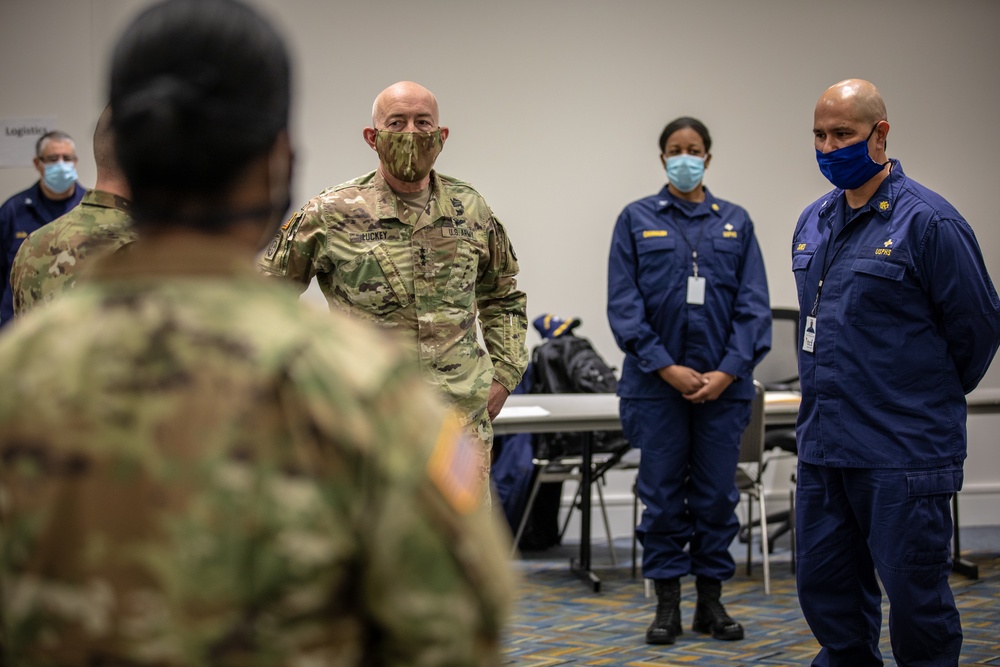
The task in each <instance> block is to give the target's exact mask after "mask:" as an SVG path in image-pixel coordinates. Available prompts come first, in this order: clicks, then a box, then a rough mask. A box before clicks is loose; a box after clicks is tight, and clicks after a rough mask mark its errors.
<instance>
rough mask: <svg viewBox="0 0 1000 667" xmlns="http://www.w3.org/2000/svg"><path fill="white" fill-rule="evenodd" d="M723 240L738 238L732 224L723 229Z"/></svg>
mask: <svg viewBox="0 0 1000 667" xmlns="http://www.w3.org/2000/svg"><path fill="white" fill-rule="evenodd" d="M722 238H724V239H735V238H736V230H735V229H733V225H732V223H729V222H727V223H726V226H725V227H723V228H722Z"/></svg>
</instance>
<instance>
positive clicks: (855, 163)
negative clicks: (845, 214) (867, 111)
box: [816, 121, 885, 190]
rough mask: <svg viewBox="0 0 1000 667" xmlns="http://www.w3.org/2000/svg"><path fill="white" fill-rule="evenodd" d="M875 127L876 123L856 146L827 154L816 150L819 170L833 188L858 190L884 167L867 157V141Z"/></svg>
mask: <svg viewBox="0 0 1000 667" xmlns="http://www.w3.org/2000/svg"><path fill="white" fill-rule="evenodd" d="M881 122H882V121H879V123H881ZM876 127H878V123H875V125H874V126H872V131H871V132H869V133H868V136H867V137H866V138H865V140H864V141H859V142H858V143H856V144H851V145H850V146H844V147H843V148H838V149H837V150H835V151H830V152H829V153H824V152H822V151H821V150H819V149H818V148H817V149H816V162H818V163H819V170H820V171H821V172H823V175H824V176H826V178H827V180H828V181H830V182H831V183H833V184H834V186H836V187H838V188H840V189H842V190H853V189H855V188H860V187H861V186H862V185H864V184H865V183H867V182H868V181H870V180H871V179H872V178H873V177H874V176H875V175H876V174H878V173H879V172H880V171H882V169H883V167H885V164H879V163H878V162H876V161H875V160H873V159H872V158H871V156H870V155H868V140H869V139H871V137H872V134H873V133H874V132H875V128H876Z"/></svg>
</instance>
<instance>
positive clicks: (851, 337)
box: [792, 79, 1000, 667]
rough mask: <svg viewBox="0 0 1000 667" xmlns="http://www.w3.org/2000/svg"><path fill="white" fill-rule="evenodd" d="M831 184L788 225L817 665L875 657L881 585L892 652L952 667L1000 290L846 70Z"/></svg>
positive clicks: (834, 131)
mask: <svg viewBox="0 0 1000 667" xmlns="http://www.w3.org/2000/svg"><path fill="white" fill-rule="evenodd" d="M813 133H814V135H815V144H816V158H817V160H818V162H819V167H820V171H822V172H823V174H824V175H825V176H826V177H827V178H828V179H829V180H830V181H831V182H832V183H833V185H834V186H836V189H835V190H833V191H832V192H830V193H828V194H826V195H824V196H823V197H821V198H820V199H819V200H817V201H816V202H814V203H813V204H811V205H810V206H809V207H808V208H806V210H805V211H804V212H803V213H802V216H801V217H800V218H799V221H798V224H797V225H796V227H795V234H794V237H793V242H792V267H793V269H794V273H795V279H796V283H797V286H798V294H799V303H800V312H801V316H800V317H801V322H800V325H801V326H800V330H801V331H802V332H803V334H802V340H801V341H799V343H800V346H801V351H800V353H799V370H800V375H801V383H802V405H801V408H800V410H799V418H798V425H797V429H796V430H797V439H798V455H799V472H798V488H797V490H796V499H797V502H796V517H795V525H796V538H797V539H796V545H797V554H796V558H797V560H796V563H797V568H798V569H797V572H798V575H797V576H798V589H799V601H800V604H801V605H802V611H803V613H804V614H805V618H806V620H807V621H808V623H809V626H810V628H811V629H812V631H813V634H815V635H816V638H817V640H818V641H819V643H820V645H821V646H822V649H821V650H820V652H819V654H818V655H817V656H816V658H815V660H814V661H813V665H821V666H826V665H850V667H865V666H866V665H881V664H882V656H881V655H880V653H879V649H878V642H879V632H880V628H881V593H880V589H879V582H878V580H877V579H876V572H877V574H878V577H879V579H881V582H882V585H883V586H884V587H885V591H886V594H887V595H888V598H889V604H890V605H891V615H890V617H889V635H890V639H891V643H892V651H893V655H894V656H895V658H896V663H897V664H898V665H900V666H904V665H924V666H926V665H957V664H958V657H959V652H960V650H961V646H962V629H961V624H960V622H959V616H958V610H957V609H956V607H955V601H954V598H953V596H952V593H951V588H950V587H949V585H948V574H949V573H950V571H951V560H950V557H949V541H950V537H951V534H952V520H951V513H950V501H951V498H952V495H953V494H954V493H955V492H957V491H959V490H960V489H961V486H962V464H963V461H964V459H965V456H966V432H965V418H966V401H965V394H967V393H968V392H970V391H972V389H974V388H975V386H976V385H977V384H978V382H979V381H980V379H981V378H982V377H983V374H984V373H985V372H986V369H987V368H988V367H989V364H990V361H991V360H992V359H993V355H994V354H995V353H996V350H997V345H998V341H1000V301H998V299H997V293H996V290H995V289H994V287H993V283H992V281H991V280H990V277H989V275H988V274H987V272H986V267H985V265H984V262H983V257H982V253H981V251H980V249H979V245H978V243H977V242H976V238H975V235H974V234H973V232H972V229H971V228H970V227H969V225H968V223H967V222H966V221H965V220H964V219H963V218H962V216H961V215H960V214H959V213H958V211H956V210H955V209H954V208H953V207H952V206H951V205H950V204H949V203H948V202H947V201H945V200H944V199H943V198H942V197H941V196H939V195H937V194H935V193H934V192H932V191H930V190H928V189H927V188H925V187H923V186H922V185H920V184H918V183H915V182H914V181H913V180H911V179H909V178H908V177H907V176H906V174H904V173H903V169H902V167H901V166H900V163H899V161H898V160H890V159H888V158H887V157H886V153H885V145H886V136H887V135H888V133H889V123H888V122H887V120H886V109H885V103H884V102H883V100H882V97H881V95H880V94H879V92H878V90H877V89H876V88H875V86H873V85H872V84H871V83H869V82H867V81H861V80H857V79H849V80H847V81H842V82H840V83H838V84H836V85H834V86H832V87H830V88H829V89H827V90H826V92H824V93H823V95H822V96H821V97H820V99H819V102H818V103H817V105H816V111H815V121H814V128H813Z"/></svg>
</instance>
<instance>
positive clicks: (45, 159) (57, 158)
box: [38, 155, 79, 164]
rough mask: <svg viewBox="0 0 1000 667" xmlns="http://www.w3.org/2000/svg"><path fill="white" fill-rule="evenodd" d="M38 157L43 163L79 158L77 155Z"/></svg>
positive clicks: (71, 160) (70, 160)
mask: <svg viewBox="0 0 1000 667" xmlns="http://www.w3.org/2000/svg"><path fill="white" fill-rule="evenodd" d="M38 159H39V160H41V161H42V163H43V164H55V163H57V162H76V161H77V160H78V159H79V158H77V157H76V156H75V155H42V156H39V158H38Z"/></svg>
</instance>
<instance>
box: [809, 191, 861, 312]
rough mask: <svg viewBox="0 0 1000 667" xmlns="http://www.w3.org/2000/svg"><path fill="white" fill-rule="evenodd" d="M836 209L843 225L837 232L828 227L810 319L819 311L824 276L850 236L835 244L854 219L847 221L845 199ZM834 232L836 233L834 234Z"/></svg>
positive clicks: (832, 227) (831, 226)
mask: <svg viewBox="0 0 1000 667" xmlns="http://www.w3.org/2000/svg"><path fill="white" fill-rule="evenodd" d="M838 209H839V210H840V211H841V217H842V218H843V220H844V224H843V225H842V226H841V227H840V229H837V230H834V226H833V225H830V241H829V242H828V243H827V244H826V248H824V249H823V270H822V273H820V276H819V284H818V285H817V286H816V299H815V301H813V306H812V310H811V311H809V316H810V317H816V313H817V312H818V311H819V298H820V295H822V294H823V283H824V282H825V281H826V275H827V274H828V273H829V272H830V269H831V268H832V267H833V264H834V262H836V261H837V255H839V254H840V251H841V250H843V249H844V246H846V245H847V236H850V233H848V234H847V236H845V237H844V239H843V240H842V241H841V242H840V243H839V244H838V243H837V236H839V235H840V234H842V233H844V231H845V230H846V229H847V226H848V225H849V224H851V222H853V221H854V219H852V220H850V221H848V220H847V200H846V199H845V200H844V205H843V207H838ZM859 214H860V211H859ZM855 217H856V216H855ZM835 231H836V233H834V232H835ZM852 231H853V230H852ZM830 246H833V257H830Z"/></svg>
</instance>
